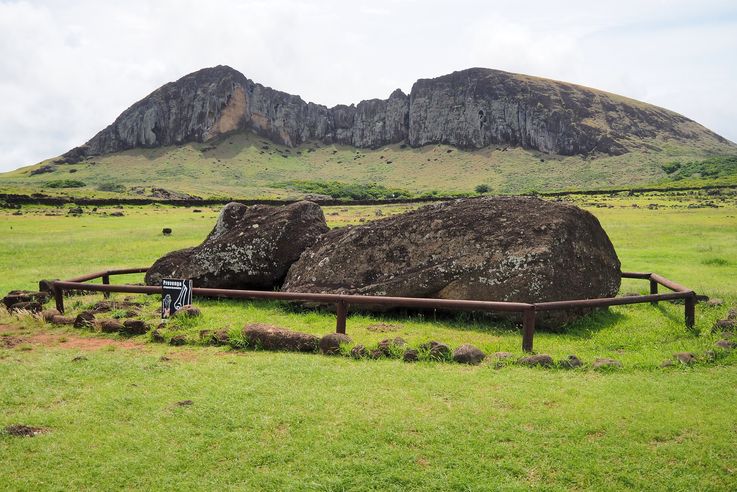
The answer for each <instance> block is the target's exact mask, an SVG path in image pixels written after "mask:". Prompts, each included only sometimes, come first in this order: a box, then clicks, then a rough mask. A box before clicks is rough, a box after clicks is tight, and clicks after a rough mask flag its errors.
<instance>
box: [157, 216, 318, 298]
mask: <svg viewBox="0 0 737 492" xmlns="http://www.w3.org/2000/svg"><path fill="white" fill-rule="evenodd" d="M327 230H328V227H327V224H326V223H325V216H324V215H323V213H322V209H320V207H319V206H318V205H316V204H315V203H312V202H306V201H302V202H297V203H293V204H291V205H286V206H281V207H274V206H267V205H254V206H252V207H247V206H245V205H243V204H240V203H229V204H228V205H226V206H225V208H223V210H222V211H221V212H220V216H219V217H218V220H217V223H216V224H215V228H214V229H213V230H212V232H210V235H209V236H208V237H207V239H205V241H204V242H203V243H202V244H200V245H199V246H197V247H195V248H187V249H182V250H179V251H174V252H171V253H169V254H167V255H166V256H164V257H162V258H160V259H159V260H157V261H156V262H155V263H154V264H153V266H151V268H150V269H149V270H148V272H147V273H146V284H147V285H159V284H160V283H161V280H162V279H163V278H169V277H171V278H189V279H192V281H193V283H194V285H195V286H196V287H211V288H223V289H235V288H240V289H271V288H273V287H275V286H278V285H280V284H281V282H282V280H283V279H284V276H285V275H286V274H287V270H288V269H289V267H290V266H291V265H292V263H293V262H295V261H296V260H297V259H298V258H299V256H300V255H301V254H302V252H303V251H304V250H305V249H306V248H307V247H308V246H311V245H312V244H314V243H315V241H317V239H318V238H319V237H320V236H321V235H322V234H324V233H325V232H327Z"/></svg>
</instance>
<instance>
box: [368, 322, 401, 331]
mask: <svg viewBox="0 0 737 492" xmlns="http://www.w3.org/2000/svg"><path fill="white" fill-rule="evenodd" d="M401 328H402V327H401V326H399V325H392V324H389V323H374V324H373V325H369V326H367V327H366V329H367V330H368V331H372V332H376V333H386V332H392V331H399V330H400V329H401Z"/></svg>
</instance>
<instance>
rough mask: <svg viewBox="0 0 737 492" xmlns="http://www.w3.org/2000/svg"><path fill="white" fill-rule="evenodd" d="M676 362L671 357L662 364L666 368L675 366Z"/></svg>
mask: <svg viewBox="0 0 737 492" xmlns="http://www.w3.org/2000/svg"><path fill="white" fill-rule="evenodd" d="M675 365H676V363H675V362H673V361H672V360H671V359H666V360H664V361H663V362H662V363H661V364H660V368H661V369H665V368H666V367H675Z"/></svg>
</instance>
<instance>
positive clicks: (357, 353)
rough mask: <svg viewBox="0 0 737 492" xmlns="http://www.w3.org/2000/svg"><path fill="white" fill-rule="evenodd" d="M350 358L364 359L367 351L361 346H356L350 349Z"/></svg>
mask: <svg viewBox="0 0 737 492" xmlns="http://www.w3.org/2000/svg"><path fill="white" fill-rule="evenodd" d="M351 357H353V358H354V359H363V358H364V357H368V350H366V347H365V346H363V345H360V344H359V345H356V346H355V347H353V348H352V349H351Z"/></svg>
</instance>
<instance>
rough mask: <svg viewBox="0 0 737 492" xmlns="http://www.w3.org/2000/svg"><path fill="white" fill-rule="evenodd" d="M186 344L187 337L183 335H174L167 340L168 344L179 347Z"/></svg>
mask: <svg viewBox="0 0 737 492" xmlns="http://www.w3.org/2000/svg"><path fill="white" fill-rule="evenodd" d="M186 344H187V337H186V336H185V335H174V336H173V337H171V339H170V340H169V345H173V346H175V347H180V346H182V345H186Z"/></svg>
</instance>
